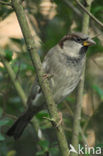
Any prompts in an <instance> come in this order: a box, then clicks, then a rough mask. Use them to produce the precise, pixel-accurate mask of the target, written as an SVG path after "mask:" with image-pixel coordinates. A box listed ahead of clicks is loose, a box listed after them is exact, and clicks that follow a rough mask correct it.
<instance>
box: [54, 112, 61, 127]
mask: <svg viewBox="0 0 103 156" xmlns="http://www.w3.org/2000/svg"><path fill="white" fill-rule="evenodd" d="M58 115H59V118H60V120H59V122H58V123H57V125H56V127H59V126H60V125H61V124H62V122H63V115H62V112H59V113H58Z"/></svg>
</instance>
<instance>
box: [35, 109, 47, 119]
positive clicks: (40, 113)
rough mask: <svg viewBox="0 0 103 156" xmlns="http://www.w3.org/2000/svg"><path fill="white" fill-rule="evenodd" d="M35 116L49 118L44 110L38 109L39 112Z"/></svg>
mask: <svg viewBox="0 0 103 156" xmlns="http://www.w3.org/2000/svg"><path fill="white" fill-rule="evenodd" d="M36 117H37V118H38V119H40V120H41V119H43V117H47V118H49V114H48V112H46V111H40V112H39V113H37V115H36ZM43 120H44V119H43Z"/></svg>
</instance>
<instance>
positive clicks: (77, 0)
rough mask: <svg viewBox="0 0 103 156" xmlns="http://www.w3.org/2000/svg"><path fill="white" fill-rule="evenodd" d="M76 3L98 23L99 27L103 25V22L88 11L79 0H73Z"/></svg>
mask: <svg viewBox="0 0 103 156" xmlns="http://www.w3.org/2000/svg"><path fill="white" fill-rule="evenodd" d="M75 1H76V2H77V4H78V5H79V6H80V7H81V8H82V10H83V11H84V12H85V13H87V14H88V15H89V16H90V17H91V18H92V19H93V20H94V21H95V22H96V23H97V24H99V25H100V26H101V27H103V23H102V22H101V21H100V20H98V19H97V18H96V17H95V16H94V15H93V14H92V13H90V11H88V10H87V9H86V8H85V7H84V6H83V5H82V4H81V3H80V1H79V0H75Z"/></svg>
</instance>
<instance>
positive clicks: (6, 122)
mask: <svg viewBox="0 0 103 156" xmlns="http://www.w3.org/2000/svg"><path fill="white" fill-rule="evenodd" d="M8 123H9V119H2V120H0V126H4V125H7V124H8Z"/></svg>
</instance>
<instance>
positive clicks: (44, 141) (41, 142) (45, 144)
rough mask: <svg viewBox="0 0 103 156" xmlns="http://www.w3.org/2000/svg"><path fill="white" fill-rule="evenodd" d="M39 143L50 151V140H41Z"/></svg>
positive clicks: (44, 149) (45, 149)
mask: <svg viewBox="0 0 103 156" xmlns="http://www.w3.org/2000/svg"><path fill="white" fill-rule="evenodd" d="M39 145H40V146H41V148H42V149H43V151H45V152H46V151H48V149H49V142H48V140H41V141H39Z"/></svg>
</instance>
